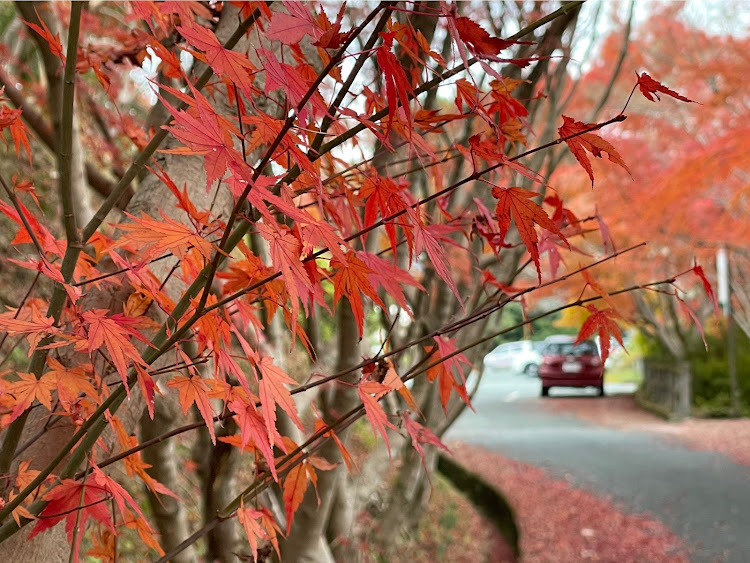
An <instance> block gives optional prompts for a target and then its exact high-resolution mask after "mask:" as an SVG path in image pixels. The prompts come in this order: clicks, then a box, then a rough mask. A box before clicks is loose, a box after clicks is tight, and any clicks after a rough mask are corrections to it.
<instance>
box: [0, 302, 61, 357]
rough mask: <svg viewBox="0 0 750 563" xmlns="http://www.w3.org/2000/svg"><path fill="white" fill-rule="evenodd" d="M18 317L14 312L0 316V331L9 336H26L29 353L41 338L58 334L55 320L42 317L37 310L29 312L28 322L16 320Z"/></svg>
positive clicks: (21, 319)
mask: <svg viewBox="0 0 750 563" xmlns="http://www.w3.org/2000/svg"><path fill="white" fill-rule="evenodd" d="M20 316H21V315H19V314H17V311H15V310H12V311H8V312H6V313H2V314H0V329H2V330H4V331H6V332H7V333H8V334H10V335H11V336H15V335H16V334H24V335H26V338H27V340H28V341H29V349H30V350H29V351H30V352H31V351H32V350H33V349H34V348H36V345H37V344H38V343H39V341H40V340H41V339H42V338H44V337H45V336H47V335H54V334H57V333H58V329H57V328H56V327H55V319H53V318H52V317H45V316H43V315H42V314H41V313H40V312H39V311H38V310H37V309H32V310H31V315H30V320H27V319H24V318H17V317H20Z"/></svg>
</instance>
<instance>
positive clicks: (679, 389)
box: [672, 361, 693, 419]
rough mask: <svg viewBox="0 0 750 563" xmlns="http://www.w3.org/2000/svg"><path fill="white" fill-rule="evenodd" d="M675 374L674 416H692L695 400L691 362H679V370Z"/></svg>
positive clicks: (678, 417)
mask: <svg viewBox="0 0 750 563" xmlns="http://www.w3.org/2000/svg"><path fill="white" fill-rule="evenodd" d="M674 375H675V378H674V402H673V403H672V404H673V410H672V412H673V416H674V418H677V419H681V418H685V417H688V416H690V412H691V407H692V402H693V396H692V395H693V393H692V372H691V369H690V362H686V361H681V362H678V364H677V370H676V372H675V374H674Z"/></svg>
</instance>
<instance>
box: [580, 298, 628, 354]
mask: <svg viewBox="0 0 750 563" xmlns="http://www.w3.org/2000/svg"><path fill="white" fill-rule="evenodd" d="M586 309H588V311H589V313H591V315H589V318H587V319H586V321H585V322H584V323H583V325H582V326H581V330H580V331H579V332H578V338H576V341H575V343H576V344H580V343H581V342H583V341H584V340H586V339H588V338H591V337H592V336H593V335H594V334H597V333H598V335H599V345H600V346H601V348H602V369H604V363H605V362H606V361H607V358H608V357H609V347H610V338H611V337H612V336H614V337H615V340H617V342H618V343H619V344H620V346H622V347H623V348H624V347H625V345H624V344H623V343H622V332H621V331H620V327H619V326H617V323H616V322H615V320H614V319H619V318H621V317H620V314H619V313H618V312H617V311H615V310H614V309H612V308H611V307H610V308H607V309H597V308H596V307H594V306H593V305H586Z"/></svg>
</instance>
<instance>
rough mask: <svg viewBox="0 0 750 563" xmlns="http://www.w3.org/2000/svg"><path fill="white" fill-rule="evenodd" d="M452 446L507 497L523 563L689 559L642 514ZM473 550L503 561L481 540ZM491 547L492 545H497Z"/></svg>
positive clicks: (537, 472)
mask: <svg viewBox="0 0 750 563" xmlns="http://www.w3.org/2000/svg"><path fill="white" fill-rule="evenodd" d="M451 449H452V451H453V453H454V454H455V456H456V457H457V459H460V460H461V462H462V463H464V464H465V465H466V466H467V467H470V468H472V470H473V471H474V472H476V473H478V474H479V475H481V476H482V477H483V478H484V479H485V480H487V481H488V482H490V483H492V484H493V485H495V486H496V487H498V488H500V489H501V490H502V491H503V492H504V493H505V494H506V496H507V497H508V499H509V500H510V502H511V504H512V505H513V507H514V508H515V510H516V516H517V519H518V523H519V526H520V529H521V551H522V561H523V562H524V563H530V562H534V563H542V562H549V563H573V562H579V561H612V562H614V561H617V562H623V563H627V562H633V563H636V562H638V563H644V562H660V563H661V562H683V561H689V558H688V550H687V547H686V546H685V544H684V542H682V540H681V539H680V538H678V537H677V536H676V535H675V534H674V533H672V531H671V530H670V529H669V528H667V527H666V526H665V525H664V524H662V523H661V522H659V521H657V520H654V519H653V518H651V517H649V516H647V515H643V514H627V513H625V512H623V511H622V510H621V509H620V508H619V507H618V506H616V505H615V504H613V503H612V502H611V501H609V500H607V499H603V498H598V497H597V496H595V495H593V494H591V493H588V492H586V491H582V490H580V489H576V488H574V487H573V486H571V484H570V483H568V482H567V481H565V480H560V479H555V478H553V477H551V476H550V475H548V474H547V473H546V472H545V471H543V470H541V469H538V468H536V467H533V466H531V465H528V464H525V463H519V462H517V461H514V460H511V459H508V458H506V457H504V456H502V455H499V454H495V453H492V452H489V451H487V450H484V449H482V448H477V447H475V446H469V445H467V444H462V443H457V444H451ZM433 501H434V503H435V504H437V505H439V504H440V503H441V502H442V501H441V499H440V498H439V492H437V493H436V495H435V496H434V497H433ZM486 526H488V524H485V523H483V524H482V527H474V529H473V531H472V533H473V535H474V537H475V538H478V539H479V538H487V537H492V536H488V535H487V534H486V532H485V531H484V527H486ZM495 541H496V540H495ZM475 549H476V555H477V556H478V557H477V558H476V559H474V561H482V560H485V561H504V560H507V559H505V558H503V557H498V558H493V557H492V556H490V557H489V558H486V555H485V554H486V553H487V545H486V544H485V545H482V546H480V545H477V546H475ZM491 549H495V550H496V549H497V544H495V547H494V548H491ZM490 552H491V553H492V551H490ZM495 553H497V552H496V551H495ZM413 560H414V559H412V561H413ZM467 560H468V559H467Z"/></svg>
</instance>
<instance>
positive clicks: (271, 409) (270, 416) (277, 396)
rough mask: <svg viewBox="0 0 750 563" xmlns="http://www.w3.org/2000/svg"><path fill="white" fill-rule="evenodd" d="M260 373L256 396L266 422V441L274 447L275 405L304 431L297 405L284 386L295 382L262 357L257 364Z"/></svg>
mask: <svg viewBox="0 0 750 563" xmlns="http://www.w3.org/2000/svg"><path fill="white" fill-rule="evenodd" d="M257 366H258V370H259V371H260V375H261V377H260V381H259V382H258V395H259V396H260V402H261V405H263V418H265V420H266V428H267V430H268V439H269V441H270V443H271V446H273V445H274V442H275V440H274V436H275V435H276V434H277V432H276V405H279V406H280V407H281V408H282V409H284V411H285V412H286V413H287V414H288V415H289V418H291V419H292V422H294V424H296V425H297V427H298V428H299V429H300V430H304V427H303V426H302V421H301V420H300V419H299V416H298V415H297V405H296V404H295V402H294V399H293V398H292V395H291V393H289V389H287V388H286V387H285V384H287V383H289V384H295V383H296V381H294V379H292V378H291V377H289V376H288V375H287V374H286V373H284V372H283V371H282V370H281V368H279V367H278V366H275V365H273V359H272V358H269V357H268V356H265V357H263V358H262V359H261V360H260V362H258V364H257Z"/></svg>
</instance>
